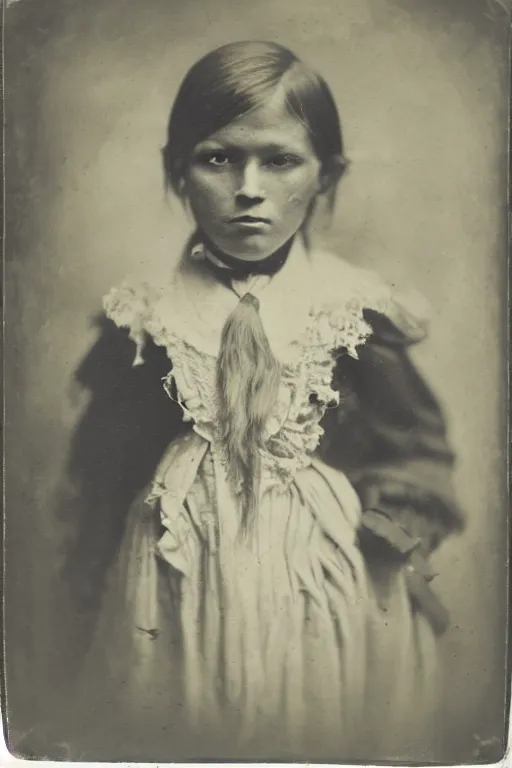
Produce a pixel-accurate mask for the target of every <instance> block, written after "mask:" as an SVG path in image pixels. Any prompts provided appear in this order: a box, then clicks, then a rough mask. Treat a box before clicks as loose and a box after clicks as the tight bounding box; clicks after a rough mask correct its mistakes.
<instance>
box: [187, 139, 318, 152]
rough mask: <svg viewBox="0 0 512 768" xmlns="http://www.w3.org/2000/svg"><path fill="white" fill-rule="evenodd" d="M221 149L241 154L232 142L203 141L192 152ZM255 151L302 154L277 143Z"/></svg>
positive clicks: (264, 145)
mask: <svg viewBox="0 0 512 768" xmlns="http://www.w3.org/2000/svg"><path fill="white" fill-rule="evenodd" d="M220 149H222V150H223V151H227V152H241V151H243V148H242V147H240V145H239V144H233V143H232V142H223V141H214V140H205V141H204V142H200V143H199V144H198V145H197V147H196V148H195V150H194V152H215V151H217V150H220ZM254 149H255V151H257V152H263V153H264V154H273V153H284V154H296V155H301V154H304V149H303V148H301V149H299V148H298V147H297V146H295V145H292V144H284V143H283V144H280V143H278V142H269V143H267V144H261V145H259V146H256V147H255V148H254Z"/></svg>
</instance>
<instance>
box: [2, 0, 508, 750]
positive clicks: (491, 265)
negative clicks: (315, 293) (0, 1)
mask: <svg viewBox="0 0 512 768" xmlns="http://www.w3.org/2000/svg"><path fill="white" fill-rule="evenodd" d="M507 33H508V17H507V13H506V11H505V9H504V8H503V7H502V3H500V2H497V1H495V0H316V1H315V2H314V3H312V2H310V1H309V0H295V2H293V3H292V2H291V0H257V1H256V0H251V1H249V0H236V1H235V0H187V1H186V2H182V0H144V3H143V4H141V3H140V2H137V1H136V0H88V1H87V2H86V3H85V2H83V1H82V0H18V1H17V2H13V3H11V4H9V6H8V8H7V10H6V18H5V48H6V50H5V98H6V120H7V133H6V175H7V182H6V271H5V279H6V304H5V320H6V344H5V368H6V384H5V395H6V423H5V435H6V529H5V533H6V581H5V622H6V635H5V637H6V653H5V661H6V687H7V704H8V717H9V727H10V733H11V740H12V744H13V745H14V746H15V747H16V745H17V744H18V745H19V744H21V743H23V744H25V745H26V744H29V745H30V744H31V745H32V746H29V747H27V748H26V749H25V748H24V749H25V752H27V749H28V752H29V753H30V751H31V750H32V752H33V753H35V754H36V756H39V757H41V753H39V754H37V752H38V747H37V744H38V743H40V742H38V739H39V740H40V739H43V741H44V738H43V735H42V723H43V721H44V718H45V715H46V714H47V713H48V711H51V710H55V711H56V708H57V707H58V706H59V705H60V704H61V703H62V701H63V698H62V697H63V696H64V694H63V693H61V691H62V690H63V684H65V683H66V682H67V681H70V680H72V675H73V672H74V665H75V662H76V659H77V658H78V655H79V650H80V647H81V645H83V646H85V645H86V642H87V633H88V631H89V629H90V623H91V616H93V614H94V610H95V599H96V598H95V595H96V593H97V591H98V590H97V589H96V586H97V584H98V583H99V581H100V580H101V577H100V576H98V573H101V571H102V568H104V564H105V562H107V561H108V558H109V553H111V551H112V547H113V546H115V544H113V543H112V542H115V539H116V535H117V534H116V531H117V532H118V531H119V526H120V524H121V522H120V521H122V511H123V504H124V503H125V501H126V500H127V496H123V493H125V494H127V495H129V489H128V490H127V486H126V483H123V477H124V478H126V476H127V475H128V476H129V475H130V474H131V473H130V466H129V465H127V464H126V461H127V459H123V456H126V455H127V454H129V448H130V442H129V441H130V440H131V441H132V443H133V444H134V445H137V448H138V451H139V453H140V452H141V449H142V456H143V458H142V459H141V461H142V463H143V464H144V466H143V468H142V471H143V474H144V473H146V474H147V473H150V470H151V466H152V463H153V461H154V458H155V456H156V454H157V453H158V451H159V450H160V447H159V444H157V443H158V441H156V442H155V441H154V440H151V434H150V432H151V429H149V431H148V430H146V431H145V432H144V433H142V432H141V431H140V427H137V424H138V423H139V422H140V421H141V420H143V418H144V414H145V413H146V410H145V406H146V405H148V406H149V411H148V413H149V412H151V408H152V407H153V406H154V405H155V403H156V402H157V399H158V396H157V395H156V394H155V395H154V397H153V395H152V394H148V392H149V390H147V388H144V387H142V388H141V381H139V382H138V383H137V384H135V385H132V383H130V379H129V377H130V373H129V362H128V363H127V362H126V360H125V358H124V352H125V350H121V349H119V348H118V347H117V344H114V343H112V339H109V335H108V334H109V332H108V329H106V330H105V328H104V327H103V326H102V323H101V319H100V320H99V321H98V319H97V316H98V313H99V312H100V310H101V300H102V296H103V295H104V294H105V293H106V292H107V291H108V290H109V288H110V287H111V286H112V285H113V284H116V283H118V282H119V281H120V280H121V279H122V278H123V277H124V275H125V274H126V273H133V272H145V271H147V270H153V269H160V268H161V267H162V266H163V265H168V264H169V261H170V260H171V259H175V258H176V257H177V255H178V253H179V249H180V246H181V244H182V242H183V239H184V237H185V235H186V234H187V232H188V227H189V224H188V222H187V220H186V217H185V216H184V214H183V213H182V211H181V210H180V208H179V206H178V204H177V203H176V202H175V201H174V200H172V199H170V198H169V199H167V198H166V196H165V193H164V189H163V178H162V171H161V166H160V149H161V147H162V145H163V143H164V137H165V128H166V121H167V116H168V112H169V108H170V105H171V103H172V100H173V97H174V95H175V93H176V90H177V87H178V85H179V83H180V81H181V79H182V77H183V76H184V75H185V73H186V71H187V69H188V68H189V66H190V65H191V64H192V63H193V62H194V61H195V60H196V59H197V58H198V57H199V56H201V55H202V54H204V53H206V52H207V51H208V50H209V49H211V48H213V47H215V46H218V45H221V44H223V43H225V42H229V41H231V40H234V39H248V38H256V39H268V40H275V41H277V42H280V43H282V44H284V45H287V46H289V47H291V48H292V49H293V50H295V51H296V52H297V53H298V54H299V55H300V56H301V57H302V58H303V59H305V60H306V61H308V62H309V63H311V64H312V65H313V66H314V67H315V68H317V69H318V70H319V71H320V72H322V73H323V74H324V76H325V77H326V79H327V80H328V82H329V83H330V85H331V87H332V90H333V92H334V94H335V97H336V99H337V102H338V104H339V108H340V112H341V116H342V121H343V124H344V129H345V138H346V144H347V154H348V156H349V157H350V159H351V161H352V167H351V170H350V173H349V175H348V176H347V178H346V179H345V180H344V182H343V184H342V187H341V192H340V196H339V200H338V209H337V211H336V214H335V216H334V218H333V221H332V224H331V227H330V230H329V232H328V233H327V235H326V239H327V240H328V242H329V244H330V245H331V246H332V247H333V248H335V249H336V250H337V251H338V252H339V253H340V254H341V255H342V256H343V257H344V258H346V259H349V260H351V261H353V262H355V263H358V264H363V265H365V266H370V267H372V268H376V269H378V270H379V271H380V272H381V273H382V274H383V275H384V276H385V277H387V278H388V279H389V280H391V281H392V282H395V283H397V284H398V285H401V286H411V285H414V286H416V287H417V288H418V289H420V290H421V291H422V292H423V293H424V294H425V295H426V296H427V298H428V299H429V300H430V302H431V304H432V305H433V309H434V316H433V322H432V332H431V336H430V339H429V340H428V341H427V342H426V343H424V344H423V345H422V347H421V349H419V348H418V350H417V351H416V355H417V356H416V360H417V363H418V365H419V366H420V368H421V370H422V371H423V372H424V373H425V375H426V376H427V377H428V379H429V381H430V383H431V385H432V387H433V388H434V390H435V391H436V393H437V394H438V396H439V398H440V400H441V402H442V404H443V405H444V407H445V410H446V414H447V417H448V422H449V427H450V433H451V437H452V441H453V444H454V447H455V449H456V451H457V454H458V468H457V488H458V492H459V497H460V503H461V505H462V506H463V507H464V509H465V510H466V514H467V519H468V527H467V531H466V533H465V534H464V535H462V536H461V537H457V538H456V539H453V540H450V541H448V542H446V543H445V544H444V545H443V547H442V549H441V550H440V551H439V553H438V554H437V555H436V566H437V569H438V571H439V576H438V577H437V579H436V584H437V590H438V592H439V593H440V594H441V595H442V596H443V598H444V601H445V602H446V604H447V605H448V607H449V608H450V611H451V615H452V620H453V623H452V627H451V629H450V630H449V632H448V633H447V635H446V636H445V637H444V638H443V641H442V652H443V657H444V669H445V672H444V680H445V698H444V701H445V704H444V711H443V712H440V713H439V743H438V744H437V745H435V748H436V749H437V752H438V755H439V760H440V761H442V762H448V761H452V760H453V761H455V762H463V761H467V760H469V761H470V760H471V759H472V757H474V756H475V751H474V750H475V749H476V748H477V746H478V743H480V744H482V743H483V742H487V741H488V740H490V741H491V742H493V740H494V742H493V743H496V740H498V743H499V742H500V740H502V738H503V736H504V712H505V693H506V674H505V663H506V643H505V640H506V637H505V630H506V624H505V623H506V611H507V594H506V586H507V580H508V562H507V557H508V552H507V548H508V528H507V518H506V514H507V492H506V474H505V470H506V467H505V446H506V432H505V424H506V411H505V406H506V345H507V338H506V332H505V327H506V326H505V324H506V320H507V316H506V293H505V291H506V281H507V273H506V253H507V240H506V215H507V211H506V168H507V154H506V150H507V95H508V84H507V66H508V39H507ZM116 350H117V351H116ZM131 352H132V350H131V349H130V350H128V353H127V354H128V357H130V355H131ZM123 366H125V367H124V368H123ZM141 375H143V374H141ZM125 384H126V386H125ZM157 384H158V382H157ZM158 386H159V384H158ZM130 387H134V388H132V389H130ZM137 387H139V389H137ZM142 391H144V392H145V393H146V394H140V392H142ZM127 392H129V393H131V394H127ZM137 393H139V394H137ZM130 397H131V400H130ZM98 398H99V400H100V401H101V405H100V406H99V407H96V405H95V403H96V402H98ZM144 398H145V399H144ZM147 418H148V419H149V420H151V418H153V419H154V414H153V416H151V413H149V416H148V417H147ZM155 423H156V422H155ZM129 424H132V425H135V433H134V434H132V435H131V436H129V435H128V434H127V432H128V426H127V425H129ZM137 429H139V431H138V432H137ZM144 441H147V442H144ZM127 446H128V450H127ZM121 448H122V450H121ZM123 462H124V463H123ZM123 473H124V474H123ZM116 483H117V485H116ZM116 489H117V491H116ZM109 494H110V497H109ZM109 516H110V517H111V518H112V519H110V517H109ZM70 553H72V554H71V556H70ZM77 606H78V607H77ZM77 694H78V695H79V692H77V691H75V695H77ZM484 748H485V747H484ZM41 749H42V750H43V751H44V749H45V748H44V747H41Z"/></svg>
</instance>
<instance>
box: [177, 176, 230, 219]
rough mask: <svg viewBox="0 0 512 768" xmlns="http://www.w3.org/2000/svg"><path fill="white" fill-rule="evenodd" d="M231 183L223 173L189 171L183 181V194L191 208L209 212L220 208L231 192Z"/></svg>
mask: <svg viewBox="0 0 512 768" xmlns="http://www.w3.org/2000/svg"><path fill="white" fill-rule="evenodd" d="M230 190H231V184H230V182H229V179H226V177H225V175H223V174H215V175H214V174H208V173H201V172H194V171H191V172H190V173H189V175H188V177H187V179H186V182H185V195H186V197H187V198H188V200H189V202H190V205H191V207H192V209H193V210H207V211H208V212H210V213H215V211H217V210H219V209H221V208H223V207H224V205H225V201H226V200H227V199H229V197H230V194H231V191H230Z"/></svg>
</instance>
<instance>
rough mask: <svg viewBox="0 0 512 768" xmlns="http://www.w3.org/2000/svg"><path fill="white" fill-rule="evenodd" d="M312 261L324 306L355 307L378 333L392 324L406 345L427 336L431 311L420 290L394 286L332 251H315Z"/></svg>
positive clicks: (319, 297) (320, 299) (320, 298)
mask: <svg viewBox="0 0 512 768" xmlns="http://www.w3.org/2000/svg"><path fill="white" fill-rule="evenodd" d="M311 258H312V262H313V268H314V274H315V275H316V278H317V279H316V281H315V282H316V290H317V295H318V299H319V301H320V302H321V304H322V305H323V306H325V307H332V308H333V309H335V308H336V307H340V306H355V307H357V308H358V309H360V311H362V312H363V313H364V315H365V318H366V319H368V320H369V321H370V322H371V324H372V325H374V327H375V329H376V330H378V329H379V328H381V327H382V326H383V324H384V325H386V324H387V325H388V326H389V324H392V326H393V327H394V328H395V329H396V330H397V331H398V332H399V333H400V334H401V335H403V337H404V341H409V342H415V341H420V340H421V339H423V338H424V337H425V336H426V334H427V332H428V326H429V322H430V317H431V308H430V305H429V303H428V301H427V300H426V299H425V297H424V296H423V295H422V294H421V293H419V292H418V291H417V290H415V289H410V288H409V289H403V288H400V287H398V286H395V285H393V284H391V283H389V282H387V281H386V280H385V279H384V278H382V277H381V276H380V275H379V274H378V273H377V272H374V271H373V270H370V269H367V268H364V267H360V266H357V265H355V264H352V263H350V262H348V261H346V260H345V259H343V258H341V257H340V256H339V255H338V254H336V253H333V252H332V251H327V250H315V251H313V252H312V254H311Z"/></svg>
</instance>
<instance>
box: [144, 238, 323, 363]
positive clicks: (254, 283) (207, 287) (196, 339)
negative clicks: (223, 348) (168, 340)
mask: <svg viewBox="0 0 512 768" xmlns="http://www.w3.org/2000/svg"><path fill="white" fill-rule="evenodd" d="M199 254H200V251H199V250H198V249H196V250H195V252H194V254H193V258H191V257H190V254H188V255H186V256H185V258H184V259H183V260H182V262H181V264H180V266H179V268H178V270H177V271H176V273H175V275H174V277H173V280H172V282H171V284H170V285H169V286H168V288H167V289H163V290H162V291H161V293H160V297H159V299H158V300H157V303H156V304H155V305H154V307H153V310H154V312H157V313H158V315H159V317H160V320H161V321H162V324H163V325H165V326H166V327H168V328H172V329H173V332H174V333H176V334H177V335H179V336H180V337H181V338H182V339H183V340H184V341H186V342H188V343H190V344H191V345H192V346H194V347H196V348H197V349H199V350H201V351H203V352H206V353H208V354H212V355H217V353H218V349H219V344H220V337H221V332H222V328H223V327H224V323H225V322H226V319H227V317H228V316H229V314H230V313H231V312H232V311H233V310H234V309H235V307H236V305H237V303H238V301H239V300H240V297H241V296H243V295H244V294H245V293H249V292H250V293H253V294H254V295H255V296H256V297H257V298H258V300H259V302H260V316H261V320H262V323H263V326H264V327H265V331H266V333H267V336H268V338H269V341H270V343H271V345H272V348H273V349H274V351H275V354H277V355H279V354H280V352H281V351H282V350H284V349H285V348H287V347H288V346H289V345H290V344H291V343H292V342H293V341H294V340H295V339H297V338H298V337H299V336H300V335H301V333H303V332H304V330H305V328H306V326H307V323H308V318H309V315H310V312H311V306H312V291H311V264H310V259H309V256H308V254H307V253H306V250H305V248H304V245H303V244H302V242H301V241H300V240H299V239H297V240H296V241H295V242H294V244H293V246H292V249H291V251H290V254H289V256H288V259H287V260H286V263H285V264H284V265H283V267H282V268H281V269H280V270H279V272H277V273H276V274H275V275H273V276H267V275H256V276H253V277H249V278H248V279H247V280H236V281H233V283H232V286H231V289H230V287H229V286H227V285H225V284H224V283H223V282H221V281H219V280H218V279H217V278H216V277H215V275H214V274H212V271H211V269H210V268H209V267H208V264H207V263H206V262H205V260H204V259H201V258H200V257H199Z"/></svg>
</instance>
